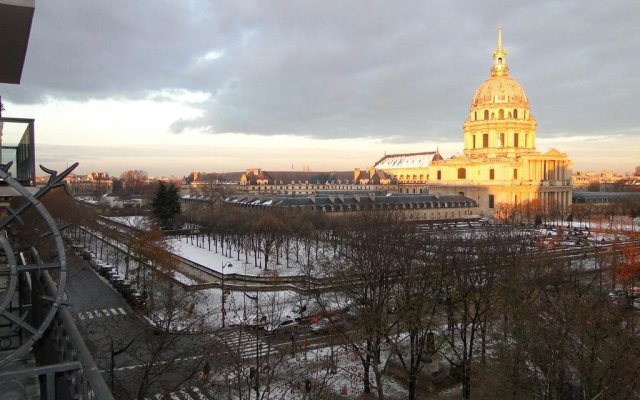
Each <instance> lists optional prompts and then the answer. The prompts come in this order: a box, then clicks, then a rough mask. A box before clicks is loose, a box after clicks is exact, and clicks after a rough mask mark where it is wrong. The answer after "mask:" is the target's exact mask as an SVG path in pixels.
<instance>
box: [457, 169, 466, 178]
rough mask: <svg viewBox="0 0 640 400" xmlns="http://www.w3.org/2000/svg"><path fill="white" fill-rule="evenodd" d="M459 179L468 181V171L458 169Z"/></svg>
mask: <svg viewBox="0 0 640 400" xmlns="http://www.w3.org/2000/svg"><path fill="white" fill-rule="evenodd" d="M458 179H467V170H466V169H464V168H458Z"/></svg>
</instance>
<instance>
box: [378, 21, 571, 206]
mask: <svg viewBox="0 0 640 400" xmlns="http://www.w3.org/2000/svg"><path fill="white" fill-rule="evenodd" d="M463 131H464V153H463V155H459V156H454V157H451V158H449V159H442V158H441V157H434V158H432V159H431V160H429V165H428V167H427V166H423V168H422V169H421V171H417V172H412V176H414V175H418V176H419V177H422V176H424V177H425V179H424V181H423V180H418V181H414V182H407V183H423V184H426V185H428V188H429V191H430V192H431V193H433V194H439V193H440V194H462V195H464V196H466V197H469V198H471V199H473V200H475V201H476V202H477V203H478V204H479V207H480V209H481V210H482V212H483V213H484V214H485V215H489V216H491V215H494V213H495V210H496V208H501V207H502V206H506V207H502V208H504V209H508V208H510V207H514V206H524V205H529V206H531V207H533V208H535V209H536V210H543V211H561V212H562V211H565V210H567V209H568V207H569V206H570V204H571V161H570V160H569V159H568V158H567V155H566V154H565V153H561V152H559V151H557V150H555V149H551V150H549V151H548V152H546V153H540V152H538V151H536V119H535V118H534V117H533V115H532V114H531V111H530V107H529V100H528V98H527V95H526V93H525V91H524V89H523V88H522V86H521V85H520V84H519V83H518V82H517V81H516V80H515V79H513V78H512V77H511V76H510V75H509V67H508V66H507V51H506V49H505V48H504V47H502V29H501V28H499V29H498V47H497V48H496V50H495V51H494V52H493V66H492V68H491V72H490V75H489V78H488V79H487V80H486V81H484V82H483V83H482V84H481V85H480V87H479V88H478V89H477V90H476V92H475V94H474V96H473V99H472V100H471V107H470V111H469V115H468V116H467V119H466V121H465V123H464V125H463ZM401 156H403V155H394V156H393V157H394V159H395V158H398V157H401ZM387 164H389V163H388V162H387ZM396 169H397V167H396V168H382V170H384V172H385V173H387V174H391V175H396V174H397V173H398V172H402V171H400V170H396ZM398 183H400V184H402V183H403V180H402V179H398Z"/></svg>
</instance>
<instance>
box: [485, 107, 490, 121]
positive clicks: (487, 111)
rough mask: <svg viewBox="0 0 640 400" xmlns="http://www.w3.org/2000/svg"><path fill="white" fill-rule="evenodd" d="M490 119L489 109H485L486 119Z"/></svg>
mask: <svg viewBox="0 0 640 400" xmlns="http://www.w3.org/2000/svg"><path fill="white" fill-rule="evenodd" d="M488 119H489V110H484V120H485V121H487V120H488Z"/></svg>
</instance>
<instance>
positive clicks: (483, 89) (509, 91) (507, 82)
mask: <svg viewBox="0 0 640 400" xmlns="http://www.w3.org/2000/svg"><path fill="white" fill-rule="evenodd" d="M503 105H505V106H519V107H527V108H528V107H529V101H528V100H527V95H526V94H525V92H524V89H523V88H522V86H521V85H520V84H519V83H518V82H517V81H516V80H515V79H513V78H511V77H510V76H509V75H499V76H492V77H490V78H489V79H487V80H486V81H484V82H483V83H482V85H480V87H479V88H478V90H476V94H475V95H474V96H473V100H472V101H471V107H472V108H475V107H494V106H503Z"/></svg>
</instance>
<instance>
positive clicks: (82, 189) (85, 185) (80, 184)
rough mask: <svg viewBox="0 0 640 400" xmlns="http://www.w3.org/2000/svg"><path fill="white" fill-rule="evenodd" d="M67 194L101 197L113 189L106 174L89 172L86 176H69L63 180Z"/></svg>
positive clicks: (111, 182)
mask: <svg viewBox="0 0 640 400" xmlns="http://www.w3.org/2000/svg"><path fill="white" fill-rule="evenodd" d="M64 183H65V184H66V185H67V189H68V190H69V193H71V194H73V195H77V196H90V195H93V196H102V195H103V194H105V193H110V192H111V190H112V189H113V181H112V180H111V177H109V173H108V172H90V173H88V174H87V175H76V174H71V175H70V176H67V177H66V178H65V180H64Z"/></svg>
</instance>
